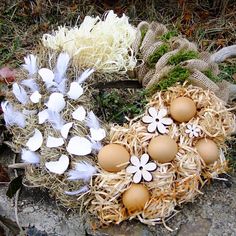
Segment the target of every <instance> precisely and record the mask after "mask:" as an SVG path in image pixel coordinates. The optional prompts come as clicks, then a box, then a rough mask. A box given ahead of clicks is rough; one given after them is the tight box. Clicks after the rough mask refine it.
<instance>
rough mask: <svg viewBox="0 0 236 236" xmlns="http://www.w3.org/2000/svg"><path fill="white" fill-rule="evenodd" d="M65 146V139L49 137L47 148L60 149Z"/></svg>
mask: <svg viewBox="0 0 236 236" xmlns="http://www.w3.org/2000/svg"><path fill="white" fill-rule="evenodd" d="M63 144H64V140H63V138H55V137H52V136H48V138H47V143H46V146H47V147H49V148H51V147H60V146H61V145H63Z"/></svg>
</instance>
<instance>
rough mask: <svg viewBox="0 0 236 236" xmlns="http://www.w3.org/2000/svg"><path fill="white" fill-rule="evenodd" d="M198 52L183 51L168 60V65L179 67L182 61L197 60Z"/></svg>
mask: <svg viewBox="0 0 236 236" xmlns="http://www.w3.org/2000/svg"><path fill="white" fill-rule="evenodd" d="M197 58H198V52H196V51H192V50H188V51H185V50H181V51H179V52H178V53H176V54H175V55H173V56H171V57H170V58H169V60H168V63H169V64H171V65H178V64H179V63H180V62H182V61H186V60H190V59H197Z"/></svg>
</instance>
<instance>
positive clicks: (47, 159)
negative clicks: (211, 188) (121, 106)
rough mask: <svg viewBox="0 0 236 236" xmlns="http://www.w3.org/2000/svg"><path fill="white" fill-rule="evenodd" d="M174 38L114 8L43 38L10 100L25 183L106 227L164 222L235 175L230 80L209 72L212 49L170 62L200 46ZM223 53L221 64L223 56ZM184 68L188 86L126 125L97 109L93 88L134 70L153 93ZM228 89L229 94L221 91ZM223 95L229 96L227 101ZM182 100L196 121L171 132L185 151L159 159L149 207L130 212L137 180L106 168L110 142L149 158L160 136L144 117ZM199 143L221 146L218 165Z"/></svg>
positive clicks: (172, 89) (169, 91) (7, 112)
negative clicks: (230, 155) (224, 176)
mask: <svg viewBox="0 0 236 236" xmlns="http://www.w3.org/2000/svg"><path fill="white" fill-rule="evenodd" d="M167 34H168V30H167V29H166V27H165V26H163V25H161V24H158V23H156V22H154V23H151V24H149V23H147V22H141V23H140V24H139V25H138V27H137V28H135V27H134V26H132V25H131V24H129V22H128V18H127V17H126V16H123V17H121V18H119V17H118V16H116V15H115V14H114V13H113V12H112V11H111V12H109V13H108V14H107V15H106V17H105V18H104V19H101V18H99V17H96V18H94V17H90V16H87V17H86V18H85V19H84V21H83V23H82V24H81V25H80V26H79V27H74V28H67V27H59V29H58V31H55V32H54V33H53V34H46V35H44V37H43V45H44V46H41V47H39V48H38V50H37V56H35V55H29V56H27V57H25V64H24V65H23V68H22V69H21V70H19V72H18V75H17V77H18V80H17V81H16V82H15V83H14V84H13V86H12V91H10V92H9V93H8V94H7V96H6V101H5V102H3V103H2V109H3V111H4V119H5V122H6V126H7V128H8V129H9V131H10V132H11V134H12V142H11V143H9V145H10V146H11V147H12V149H13V150H14V151H15V152H17V153H20V156H21V159H22V161H23V162H24V163H25V180H24V184H26V185H28V186H36V187H45V188H47V189H49V191H50V193H51V194H52V195H53V196H54V197H55V199H56V200H57V201H58V202H60V204H62V205H64V206H65V207H68V208H80V209H81V210H82V209H83V210H84V209H86V210H88V212H90V214H92V215H95V216H97V217H98V218H99V220H100V223H101V224H105V225H108V224H110V223H116V224H117V223H120V222H122V221H124V220H126V219H133V218H136V219H138V220H140V221H141V222H143V223H145V224H150V225H153V224H156V223H159V222H163V223H164V224H165V220H166V219H168V218H169V217H172V216H173V215H174V214H175V213H176V212H177V211H176V206H179V205H181V204H183V203H186V202H191V201H193V200H194V199H195V197H196V196H197V195H199V194H201V193H202V192H201V189H202V187H203V186H204V184H205V183H206V182H207V181H209V180H210V179H212V178H217V177H218V175H219V174H221V173H225V172H226V171H227V161H226V159H225V154H226V150H227V147H226V144H225V142H226V141H227V140H228V139H230V134H231V133H232V132H234V131H235V117H234V115H233V114H232V113H231V112H230V110H231V109H230V108H229V107H228V106H227V101H228V99H229V97H231V98H233V97H234V96H235V95H233V91H234V89H235V87H234V85H230V86H229V84H228V83H227V84H225V81H223V82H222V83H221V84H219V83H217V84H216V83H215V82H213V81H212V80H210V79H209V78H208V77H207V76H206V75H204V74H203V73H202V72H204V71H205V70H209V69H210V70H211V71H212V73H213V75H217V74H218V73H219V70H218V66H217V64H216V62H215V61H214V60H213V59H214V58H215V57H214V56H211V55H210V54H209V53H200V54H199V55H200V57H199V58H195V59H190V60H185V61H181V62H180V63H179V62H178V63H177V65H173V64H172V65H171V64H170V63H169V59H170V58H171V57H172V56H175V55H176V54H178V53H180V52H181V53H182V52H185V51H191V53H192V52H193V55H195V53H197V47H196V45H195V44H193V43H191V42H189V41H188V40H187V39H183V38H182V37H179V36H178V37H177V36H175V37H172V38H163V37H164V36H165V37H166V35H167ZM166 44H168V45H167V48H168V51H165V50H166V49H165V48H164V51H161V52H162V53H163V55H162V54H161V55H159V54H158V55H159V58H158V60H156V61H155V62H154V64H152V67H150V61H149V60H150V56H153V53H156V52H157V51H156V50H159V49H160V47H162V48H161V49H163V45H164V46H165V45H166ZM159 52H160V51H158V53H159ZM217 55H218V56H217V58H220V56H219V55H220V53H219V52H218V54H217ZM212 58H213V59H212ZM172 59H173V58H172ZM137 62H139V63H137ZM176 66H178V68H179V66H180V67H181V69H187V70H189V71H190V72H191V73H190V74H187V75H188V80H186V81H185V82H184V83H182V82H183V81H178V80H177V81H175V83H173V84H171V86H168V88H165V89H164V90H163V91H157V89H156V90H155V91H154V95H153V96H151V97H147V99H148V104H147V106H146V108H145V110H144V111H143V114H141V115H140V116H137V117H135V118H134V119H132V120H130V121H129V122H128V123H126V124H124V125H123V126H119V125H115V124H108V123H106V122H104V121H102V120H100V119H99V117H96V111H98V110H99V107H97V104H96V103H95V101H94V98H93V95H94V87H93V86H91V84H94V83H95V82H105V81H111V80H116V79H119V78H126V79H127V78H128V79H129V76H128V75H129V73H126V72H128V71H130V70H131V71H132V72H133V73H132V74H134V75H136V76H137V78H138V79H139V81H140V83H142V84H143V86H144V87H146V88H147V89H149V88H150V87H152V86H153V85H156V84H158V83H160V82H161V81H163V80H165V79H166V76H168V75H169V72H170V71H172V70H173V69H174V68H176ZM176 82H177V83H176ZM198 82H199V83H198ZM193 84H194V85H193ZM196 85H197V86H196ZM225 86H226V87H227V89H226V90H227V91H224V89H222V88H225ZM235 91H236V89H235ZM222 94H226V96H223V97H224V99H223V98H222V96H221V95H222ZM178 97H188V98H190V99H192V100H193V102H194V103H195V105H196V108H197V113H196V115H195V116H194V117H193V118H192V119H191V120H190V121H188V122H182V123H178V122H172V123H171V124H170V125H169V126H168V135H169V136H170V137H171V138H172V139H173V140H175V141H176V143H177V145H178V153H177V154H176V156H175V158H174V160H173V161H171V162H167V163H163V164H161V163H158V162H157V161H154V162H155V164H156V165H157V168H156V169H155V170H154V171H153V172H152V178H153V179H152V181H150V182H145V181H142V182H141V184H143V185H144V186H145V187H146V188H147V189H148V191H149V193H150V196H151V197H150V199H149V201H148V202H146V204H145V207H144V209H143V210H142V211H135V212H130V211H128V210H127V209H126V208H125V206H124V205H123V203H122V195H123V193H124V192H125V191H126V190H128V189H129V187H130V185H131V184H132V183H133V175H132V174H130V173H128V172H127V170H126V169H125V168H124V169H122V170H121V171H119V172H117V173H111V172H107V171H105V170H103V169H102V168H101V166H100V165H99V164H98V153H99V151H100V150H101V149H102V148H103V146H105V145H107V144H109V143H115V144H119V145H122V146H123V147H125V148H126V150H127V151H128V152H129V154H130V156H136V157H141V156H142V155H143V154H145V153H147V150H148V145H149V143H150V141H151V140H152V138H154V137H158V136H159V135H160V134H159V133H158V131H155V132H148V130H147V126H148V125H147V124H145V123H144V122H143V121H142V119H143V117H144V116H146V115H148V109H150V108H154V109H155V110H156V111H159V110H161V109H166V115H167V116H170V104H171V102H172V101H173V100H174V99H176V98H178ZM221 98H222V99H221ZM189 125H190V126H191V127H192V126H193V127H198V131H199V134H198V136H197V137H194V138H193V137H192V136H190V135H189V132H190V131H186V130H187V129H188V127H189ZM191 132H192V131H191ZM200 138H208V139H211V140H213V141H214V142H215V144H216V145H217V147H218V148H219V150H220V157H219V159H218V161H216V162H214V163H213V164H210V165H206V163H205V162H204V160H203V159H202V158H201V156H200V155H199V154H198V152H197V151H196V148H195V144H196V142H197V141H198V140H199V139H200Z"/></svg>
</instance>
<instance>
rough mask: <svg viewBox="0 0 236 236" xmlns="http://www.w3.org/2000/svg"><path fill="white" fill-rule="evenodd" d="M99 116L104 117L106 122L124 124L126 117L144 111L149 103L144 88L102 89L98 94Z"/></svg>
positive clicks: (132, 116) (131, 116)
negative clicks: (131, 89) (129, 89)
mask: <svg viewBox="0 0 236 236" xmlns="http://www.w3.org/2000/svg"><path fill="white" fill-rule="evenodd" d="M96 100H97V102H98V106H99V107H100V108H99V111H98V113H99V112H101V114H99V117H103V119H104V120H105V121H106V122H112V123H116V124H123V123H124V122H126V118H125V117H129V118H130V119H132V118H134V117H135V116H137V115H140V114H142V113H143V112H144V108H145V105H146V104H147V101H146V97H145V93H144V91H143V90H133V91H129V92H128V90H127V89H125V90H122V91H121V90H120V89H109V90H106V91H101V92H100V93H99V95H98V96H97V99H96Z"/></svg>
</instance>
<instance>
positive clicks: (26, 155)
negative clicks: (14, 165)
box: [21, 149, 40, 164]
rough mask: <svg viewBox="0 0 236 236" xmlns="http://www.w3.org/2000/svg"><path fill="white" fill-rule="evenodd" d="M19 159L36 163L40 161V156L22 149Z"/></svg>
mask: <svg viewBox="0 0 236 236" xmlns="http://www.w3.org/2000/svg"><path fill="white" fill-rule="evenodd" d="M21 159H22V160H23V161H24V162H26V163H31V164H38V163H39V162H40V157H39V155H38V154H37V153H35V152H32V151H29V150H26V149H22V152H21Z"/></svg>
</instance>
